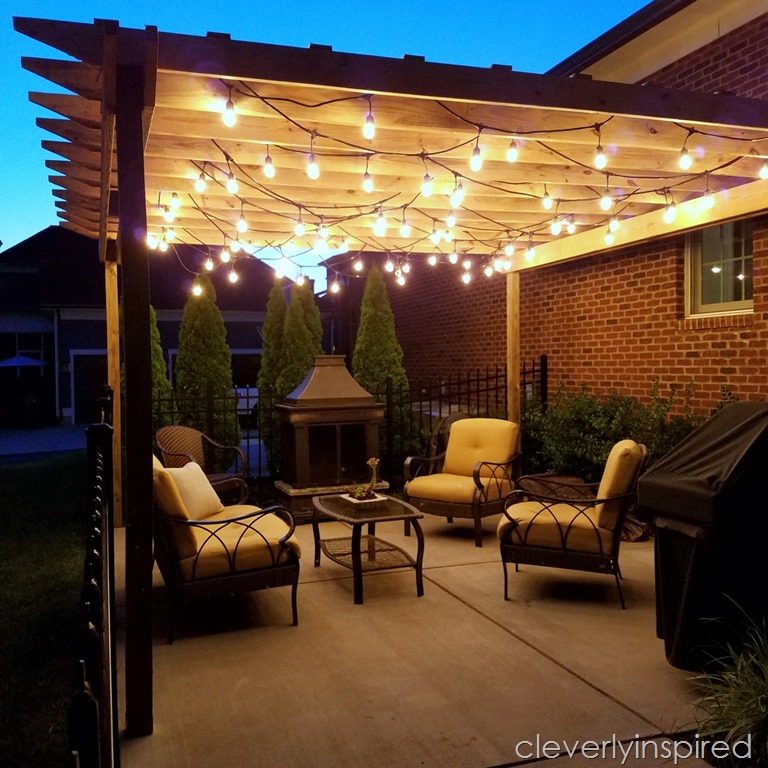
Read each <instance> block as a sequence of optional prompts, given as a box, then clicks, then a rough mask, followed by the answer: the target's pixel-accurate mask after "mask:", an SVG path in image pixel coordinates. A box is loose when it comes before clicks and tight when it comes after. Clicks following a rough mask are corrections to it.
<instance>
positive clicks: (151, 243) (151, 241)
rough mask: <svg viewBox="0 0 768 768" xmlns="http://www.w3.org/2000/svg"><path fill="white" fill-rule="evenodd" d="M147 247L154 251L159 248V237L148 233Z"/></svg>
mask: <svg viewBox="0 0 768 768" xmlns="http://www.w3.org/2000/svg"><path fill="white" fill-rule="evenodd" d="M147 247H148V248H150V249H151V250H153V251H154V250H155V249H156V248H157V237H155V235H152V234H150V233H147Z"/></svg>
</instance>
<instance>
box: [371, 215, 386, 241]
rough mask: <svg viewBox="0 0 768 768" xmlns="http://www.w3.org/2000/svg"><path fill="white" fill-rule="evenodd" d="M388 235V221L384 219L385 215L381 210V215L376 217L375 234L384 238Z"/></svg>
mask: <svg viewBox="0 0 768 768" xmlns="http://www.w3.org/2000/svg"><path fill="white" fill-rule="evenodd" d="M386 233H387V220H386V219H385V218H384V214H383V213H382V211H381V209H379V215H378V216H377V217H376V223H375V224H374V225H373V234H374V235H376V237H384V235H385V234H386Z"/></svg>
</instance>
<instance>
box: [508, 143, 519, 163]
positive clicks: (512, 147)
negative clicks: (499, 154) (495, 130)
mask: <svg viewBox="0 0 768 768" xmlns="http://www.w3.org/2000/svg"><path fill="white" fill-rule="evenodd" d="M507 162H508V163H515V162H517V144H515V140H514V139H512V141H510V142H509V148H508V149H507Z"/></svg>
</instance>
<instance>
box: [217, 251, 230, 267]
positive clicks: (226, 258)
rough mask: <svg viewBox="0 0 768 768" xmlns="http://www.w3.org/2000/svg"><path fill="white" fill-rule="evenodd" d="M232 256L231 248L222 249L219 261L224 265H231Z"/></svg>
mask: <svg viewBox="0 0 768 768" xmlns="http://www.w3.org/2000/svg"><path fill="white" fill-rule="evenodd" d="M231 258H232V254H231V253H230V252H229V248H226V247H225V248H222V249H221V251H220V252H219V260H220V261H221V263H222V264H229V262H230V259H231Z"/></svg>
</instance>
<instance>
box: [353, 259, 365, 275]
mask: <svg viewBox="0 0 768 768" xmlns="http://www.w3.org/2000/svg"><path fill="white" fill-rule="evenodd" d="M364 266H365V265H364V264H363V260H362V259H357V261H355V264H354V270H355V272H362V271H363V267H364Z"/></svg>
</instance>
